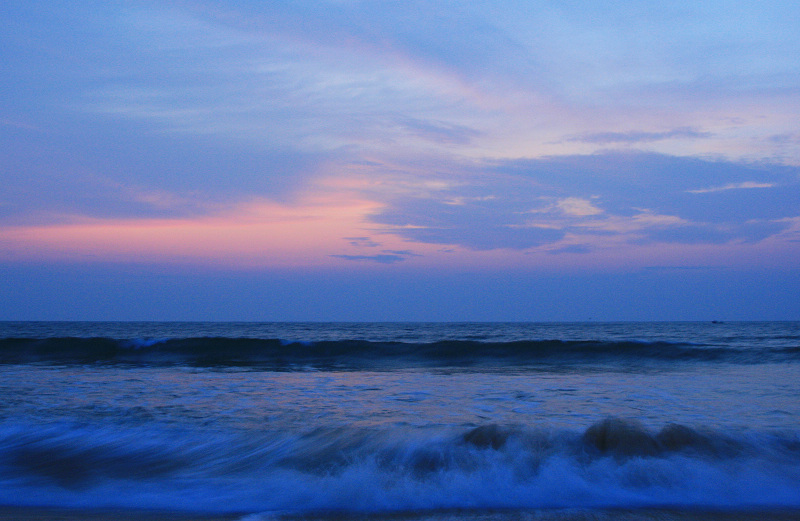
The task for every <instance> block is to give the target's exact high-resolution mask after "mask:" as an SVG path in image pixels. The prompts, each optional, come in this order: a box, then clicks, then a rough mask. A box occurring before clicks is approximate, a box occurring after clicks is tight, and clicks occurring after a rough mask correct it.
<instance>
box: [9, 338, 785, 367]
mask: <svg viewBox="0 0 800 521" xmlns="http://www.w3.org/2000/svg"><path fill="white" fill-rule="evenodd" d="M792 360H800V346H797V347H780V348H775V347H771V348H761V349H755V348H754V349H747V350H745V349H737V348H732V347H725V346H709V345H693V344H687V343H670V342H638V341H599V340H598V341H565V340H529V341H514V342H481V341H475V340H454V341H440V342H431V343H409V342H372V341H365V340H339V341H318V342H291V341H284V340H279V339H254V338H211V337H201V338H170V339H111V338H73V337H68V338H4V339H0V363H6V364H9V363H11V364H14V363H34V362H38V363H42V362H45V363H47V362H51V363H67V364H70V363H74V364H86V363H123V364H142V365H185V364H188V365H198V366H249V365H253V366H266V367H274V368H286V369H291V368H294V367H297V366H304V365H306V366H307V365H310V366H314V367H320V368H324V367H329V366H337V367H353V368H359V367H380V366H389V367H393V366H416V365H422V366H425V365H431V366H439V365H444V366H471V365H475V366H481V365H487V364H488V365H492V364H494V365H525V364H542V363H596V362H612V363H613V362H636V361H656V362H657V361H663V362H675V361H687V362H733V363H762V362H768V361H792Z"/></svg>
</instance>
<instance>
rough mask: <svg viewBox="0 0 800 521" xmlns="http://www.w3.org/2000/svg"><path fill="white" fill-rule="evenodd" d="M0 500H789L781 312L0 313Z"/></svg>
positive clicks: (271, 503)
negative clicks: (167, 316)
mask: <svg viewBox="0 0 800 521" xmlns="http://www.w3.org/2000/svg"><path fill="white" fill-rule="evenodd" d="M0 362H1V364H0V391H2V395H3V396H4V400H3V402H2V407H1V408H0V504H4V505H31V506H55V507H79V508H99V507H104V508H112V507H113V508H150V509H162V510H170V511H197V512H237V513H252V514H253V515H255V514H258V515H260V516H262V517H263V516H271V515H273V514H274V515H277V514H281V515H283V514H287V513H290V514H291V513H294V514H302V513H309V512H330V511H337V512H340V513H350V514H353V515H356V514H363V513H387V512H407V511H417V512H426V511H431V512H432V511H438V510H440V509H444V510H448V509H449V510H452V509H456V510H459V511H473V512H479V511H486V510H487V509H503V510H505V509H510V510H512V511H531V510H540V509H561V508H567V509H575V508H578V509H590V511H591V509H601V508H622V509H643V508H654V507H658V508H663V507H672V508H679V509H686V508H690V509H691V508H694V509H697V508H725V509H730V508H735V509H742V508H760V509H773V508H800V428H798V418H799V417H800V400H799V399H798V396H800V324H798V323H759V324H756V323H738V324H685V323H684V324H417V325H415V324H147V323H143V324H141V323H140V324H119V323H113V324H107V323H5V324H2V325H0Z"/></svg>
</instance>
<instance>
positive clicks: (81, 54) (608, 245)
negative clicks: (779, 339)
mask: <svg viewBox="0 0 800 521" xmlns="http://www.w3.org/2000/svg"><path fill="white" fill-rule="evenodd" d="M798 26H800V7H798V6H797V5H796V4H795V3H792V2H778V1H766V2H760V3H753V2H731V1H728V2H695V3H693V4H691V5H684V4H680V3H664V2H649V1H635V2H634V1H621V2H613V3H612V2H569V1H567V2H563V1H561V2H544V1H542V2H530V1H526V2H515V1H494V2H473V3H469V4H465V3H463V2H448V1H441V2H408V1H406V2H391V1H381V2H376V1H357V0H352V1H350V0H329V1H319V2H302V3H301V2H202V1H193V0H184V1H174V2H164V1H162V2H149V1H130V2H91V1H87V2H79V3H78V2H58V1H56V2H34V1H26V2H21V1H19V2H18V1H13V0H12V1H10V2H6V3H5V4H4V5H3V7H0V59H2V62H3V63H4V64H5V65H4V67H3V68H2V70H0V79H1V80H2V85H3V89H4V93H3V96H2V97H0V165H2V170H0V176H1V177H0V183H2V185H3V187H4V188H3V190H2V192H0V274H2V275H3V277H2V281H0V298H2V300H3V301H4V303H5V304H4V306H3V307H2V308H0V319H121V320H130V319H168V320H172V319H198V320H213V319H219V320H234V319H246V320H588V319H592V320H710V319H800V299H798V298H797V295H800V127H798V121H800V117H799V116H800V60H798V58H797V57H798V56H800V35H798V31H797V30H796V28H797V27H798Z"/></svg>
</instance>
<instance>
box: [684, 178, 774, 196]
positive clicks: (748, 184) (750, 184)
mask: <svg viewBox="0 0 800 521" xmlns="http://www.w3.org/2000/svg"><path fill="white" fill-rule="evenodd" d="M775 186H776V185H775V183H758V182H755V181H745V182H743V183H731V184H727V185H723V186H713V187H711V188H699V189H695V190H686V192H687V193H690V194H708V193H713V192H725V191H727V190H748V189H752V188H774V187H775Z"/></svg>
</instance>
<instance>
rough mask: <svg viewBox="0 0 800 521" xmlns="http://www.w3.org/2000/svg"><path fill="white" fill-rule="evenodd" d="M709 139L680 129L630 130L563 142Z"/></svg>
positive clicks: (691, 131) (697, 132)
mask: <svg viewBox="0 0 800 521" xmlns="http://www.w3.org/2000/svg"><path fill="white" fill-rule="evenodd" d="M710 137H713V134H712V133H710V132H702V131H699V130H696V129H693V128H688V127H681V128H675V129H672V130H665V131H660V132H647V131H642V130H631V131H628V132H592V133H585V134H578V135H574V136H568V137H567V138H565V141H567V142H577V143H595V144H600V145H607V144H611V143H623V144H629V143H649V142H652V141H663V140H665V139H707V138H710Z"/></svg>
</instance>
